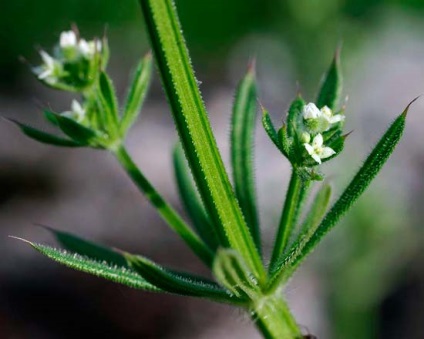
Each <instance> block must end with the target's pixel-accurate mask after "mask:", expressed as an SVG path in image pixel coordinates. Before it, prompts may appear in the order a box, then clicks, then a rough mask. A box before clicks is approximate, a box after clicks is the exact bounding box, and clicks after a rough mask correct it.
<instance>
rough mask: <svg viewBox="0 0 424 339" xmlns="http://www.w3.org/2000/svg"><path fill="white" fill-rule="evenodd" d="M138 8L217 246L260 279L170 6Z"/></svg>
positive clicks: (161, 1)
mask: <svg viewBox="0 0 424 339" xmlns="http://www.w3.org/2000/svg"><path fill="white" fill-rule="evenodd" d="M140 5H141V7H142V10H143V15H144V19H145V23H146V28H147V32H148V36H149V38H150V41H151V45H152V48H153V51H154V54H155V57H156V62H157V65H158V69H159V71H160V74H161V78H162V83H163V87H164V89H165V92H166V94H167V97H168V102H169V104H170V106H171V109H172V113H173V116H174V120H175V123H176V127H177V130H178V133H179V136H180V138H181V143H182V145H183V147H184V150H185V154H186V156H187V159H188V162H189V165H190V168H191V170H192V173H193V176H194V179H195V181H196V184H197V187H198V188H199V191H200V195H201V197H202V200H203V202H204V204H205V208H206V210H207V212H208V214H209V215H210V217H211V218H212V220H213V224H214V225H218V226H219V230H218V234H219V236H220V242H221V243H228V244H229V245H230V246H231V247H232V248H234V249H236V250H237V251H238V252H239V253H240V254H241V255H242V256H243V258H245V260H246V262H247V264H248V265H249V266H250V267H251V269H252V272H253V274H254V275H255V276H257V277H260V278H261V279H262V280H264V279H265V269H264V267H263V265H262V262H261V258H260V255H259V253H258V251H257V249H256V246H255V243H254V241H253V238H252V236H251V234H250V233H249V229H248V227H247V225H246V222H245V221H244V219H243V215H242V213H241V209H240V206H239V205H238V202H237V199H236V197H235V195H234V192H233V189H232V187H231V184H230V181H229V178H228V175H227V173H226V171H225V168H224V164H223V161H222V158H221V155H220V153H219V151H218V147H217V144H216V140H215V138H214V135H213V133H212V129H211V126H210V123H209V120H208V117H207V114H206V109H205V106H204V103H203V101H202V98H201V95H200V91H199V88H198V85H197V82H196V79H195V77H194V73H193V70H192V67H191V64H190V59H189V55H188V51H187V47H186V45H185V42H184V39H183V36H182V33H181V27H180V24H179V22H178V18H177V13H176V9H175V6H174V3H173V1H171V0H141V1H140Z"/></svg>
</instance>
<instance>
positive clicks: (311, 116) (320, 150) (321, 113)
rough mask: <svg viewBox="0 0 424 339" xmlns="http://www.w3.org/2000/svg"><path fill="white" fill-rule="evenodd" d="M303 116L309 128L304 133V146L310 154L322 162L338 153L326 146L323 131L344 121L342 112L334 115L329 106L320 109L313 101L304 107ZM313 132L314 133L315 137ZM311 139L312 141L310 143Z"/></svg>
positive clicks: (319, 162)
mask: <svg viewBox="0 0 424 339" xmlns="http://www.w3.org/2000/svg"><path fill="white" fill-rule="evenodd" d="M302 116H303V120H304V123H305V126H306V129H307V132H303V134H302V141H303V142H304V143H303V146H304V147H305V149H306V151H307V152H308V154H309V155H310V156H311V157H312V158H313V159H314V160H315V161H316V162H317V163H318V164H321V162H322V159H326V158H329V157H331V156H333V155H334V154H336V151H334V149H332V148H331V147H326V146H324V138H323V135H322V133H324V132H327V131H329V130H330V129H331V128H332V127H333V126H334V125H335V124H338V123H340V122H343V121H344V118H345V117H344V115H341V114H336V115H334V114H333V112H332V110H331V109H330V108H328V107H327V106H324V107H323V108H321V109H319V108H318V107H317V106H316V105H315V104H314V103H312V102H311V103H309V104H307V105H305V106H304V107H303V112H302ZM311 134H313V135H314V137H313V139H312V137H311ZM311 139H312V143H310V141H311Z"/></svg>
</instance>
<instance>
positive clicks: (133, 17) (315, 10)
mask: <svg viewBox="0 0 424 339" xmlns="http://www.w3.org/2000/svg"><path fill="white" fill-rule="evenodd" d="M176 2H177V5H178V10H179V13H180V18H181V21H182V24H183V28H184V31H185V35H186V38H187V41H188V44H189V47H190V48H191V51H192V54H193V56H194V57H195V58H196V60H200V61H199V62H204V63H206V62H207V63H208V65H212V67H215V68H217V69H219V68H221V66H222V63H223V62H224V61H225V56H226V55H227V54H228V53H229V51H230V49H231V48H232V47H233V46H234V45H235V43H236V42H237V41H238V40H239V39H241V38H243V37H245V36H246V35H249V34H254V33H257V34H268V35H273V36H275V37H277V39H280V40H281V42H282V44H284V46H286V47H287V48H288V49H289V51H290V54H291V55H292V56H293V60H294V61H295V65H296V72H297V74H299V77H298V79H299V80H300V81H301V82H304V81H305V80H306V81H307V82H309V81H310V82H311V83H315V82H316V78H317V77H319V73H317V72H319V70H320V69H323V68H324V66H325V65H326V64H327V63H328V60H329V58H330V57H331V54H332V53H333V51H334V49H335V46H336V45H337V43H338V42H339V41H341V40H342V39H343V40H344V41H355V40H354V38H352V37H355V36H357V35H358V34H360V32H369V31H370V30H371V29H372V28H373V25H374V24H375V22H376V21H378V20H377V18H378V16H379V15H380V14H381V13H382V12H383V11H382V10H384V9H385V8H392V7H395V8H399V9H407V10H424V1H422V0H231V1H228V0H203V1H197V0H176ZM140 17H141V14H140V10H139V8H138V4H137V0H120V1H116V0H68V1H55V0H39V1H32V0H19V1H12V0H3V1H1V4H0V50H1V54H0V83H3V84H8V85H10V84H11V83H12V82H13V80H15V79H16V75H17V72H19V70H21V69H23V68H22V66H21V65H20V64H19V62H18V57H19V56H21V55H22V56H25V57H26V58H28V59H29V60H30V61H32V62H33V63H34V62H36V61H34V60H37V59H35V49H34V47H35V46H49V45H51V44H52V43H53V42H54V41H56V39H57V35H58V34H59V32H61V31H63V30H65V29H68V28H69V26H70V24H71V23H72V22H75V23H77V24H78V26H79V27H80V28H81V30H82V31H84V34H85V35H88V36H89V35H90V34H91V35H99V32H102V31H103V30H104V28H105V26H106V25H107V26H108V27H109V31H110V33H111V35H112V37H113V36H117V37H119V38H117V40H118V41H119V44H120V45H121V47H122V49H123V50H124V49H125V48H126V47H127V48H129V49H130V50H131V49H133V48H134V47H132V46H133V45H134V40H136V39H137V40H138V42H140V38H139V36H140V35H139V32H140V31H141V30H142V29H143V27H142V24H141V20H140ZM358 40H359V39H358ZM137 46H138V45H137ZM354 47H355V46H354ZM307 86H308V85H307V84H306V87H307Z"/></svg>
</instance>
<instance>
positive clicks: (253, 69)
mask: <svg viewBox="0 0 424 339" xmlns="http://www.w3.org/2000/svg"><path fill="white" fill-rule="evenodd" d="M247 73H249V74H252V75H253V76H255V74H256V57H254V58H252V59H250V61H249V64H248V65H247Z"/></svg>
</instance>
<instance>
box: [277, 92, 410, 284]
mask: <svg viewBox="0 0 424 339" xmlns="http://www.w3.org/2000/svg"><path fill="white" fill-rule="evenodd" d="M415 100H416V99H415ZM415 100H413V101H412V102H411V103H410V104H409V105H408V106H407V107H406V109H405V110H404V112H403V113H402V114H401V115H400V116H399V117H398V118H397V119H396V120H395V121H394V122H393V123H392V125H391V126H390V127H389V128H388V130H387V131H386V133H385V134H384V135H383V137H382V138H381V139H380V141H379V142H378V143H377V145H376V146H375V148H374V149H373V151H372V152H371V154H370V155H369V156H368V158H367V159H366V160H365V162H364V164H363V165H362V167H361V168H360V169H359V171H358V173H357V174H356V175H355V177H354V178H353V179H352V181H351V182H350V184H349V185H348V186H347V188H346V189H345V191H344V192H343V193H342V195H341V196H340V198H339V199H338V200H337V201H336V202H335V204H334V205H333V207H332V208H331V209H330V211H329V212H328V213H327V215H326V216H325V217H324V219H323V220H322V221H321V223H320V225H319V226H318V227H317V229H316V231H315V232H314V233H313V234H312V235H309V234H306V235H304V236H303V237H301V238H300V239H299V240H298V241H296V242H295V243H294V244H293V245H292V247H291V249H290V251H289V253H288V254H287V256H286V258H285V260H284V261H283V262H282V263H281V265H280V267H278V268H277V269H276V270H275V271H274V276H273V279H272V282H271V286H272V287H274V288H276V287H277V286H278V285H279V284H280V283H281V282H282V281H285V280H286V279H287V278H288V277H290V275H291V274H293V272H294V271H295V270H296V268H297V267H298V266H299V265H300V264H301V263H302V261H303V260H304V259H305V257H306V256H307V255H308V254H309V253H310V252H311V251H312V250H313V249H314V248H315V247H316V246H317V245H318V243H319V242H320V241H321V239H322V238H323V237H324V236H325V235H326V234H327V233H328V232H329V231H330V230H331V229H332V228H333V227H334V226H335V225H336V224H337V222H338V221H339V220H340V219H341V217H342V216H343V215H344V214H345V213H346V212H347V211H348V210H349V209H350V208H351V207H352V205H353V204H354V203H355V202H356V200H357V199H358V198H359V197H360V196H361V195H362V193H363V192H364V191H365V190H366V188H367V187H368V186H369V185H370V184H371V182H372V180H373V179H374V178H375V176H376V175H377V174H378V173H379V172H380V170H381V168H382V167H383V165H384V164H385V163H386V161H387V160H388V158H389V157H390V155H391V154H392V152H393V151H394V149H395V147H396V145H397V144H398V142H399V140H400V138H401V136H402V134H403V131H404V128H405V119H406V115H407V112H408V109H409V107H410V106H411V104H412V103H413V102H414V101H415Z"/></svg>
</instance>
